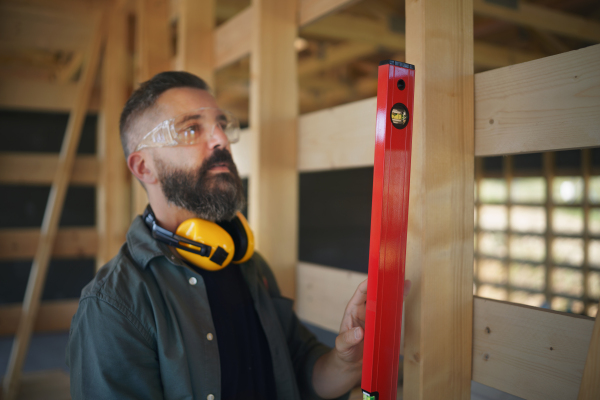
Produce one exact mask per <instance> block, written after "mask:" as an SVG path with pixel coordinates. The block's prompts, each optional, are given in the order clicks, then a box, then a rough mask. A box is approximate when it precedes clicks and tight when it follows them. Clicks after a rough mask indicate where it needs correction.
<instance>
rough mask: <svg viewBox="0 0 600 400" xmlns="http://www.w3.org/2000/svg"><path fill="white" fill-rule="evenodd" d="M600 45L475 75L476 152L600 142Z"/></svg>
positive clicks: (484, 153) (497, 152) (535, 149)
mask: <svg viewBox="0 0 600 400" xmlns="http://www.w3.org/2000/svg"><path fill="white" fill-rule="evenodd" d="M599 127H600V45H596V46H590V47H587V48H584V49H581V50H575V51H571V52H568V53H563V54H559V55H556V56H552V57H546V58H544V59H541V60H535V61H531V62H528V63H525V64H520V65H515V66H511V67H506V68H502V69H497V70H493V71H488V72H483V73H479V74H477V75H476V76H475V132H476V137H475V154H476V155H477V156H490V155H503V154H516V153H531V152H541V151H551V150H562V149H574V148H582V147H591V146H600V128H599Z"/></svg>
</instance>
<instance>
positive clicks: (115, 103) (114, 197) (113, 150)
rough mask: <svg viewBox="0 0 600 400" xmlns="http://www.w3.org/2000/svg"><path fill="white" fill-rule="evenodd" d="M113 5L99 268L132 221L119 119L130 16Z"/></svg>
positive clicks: (101, 125) (101, 121) (101, 123)
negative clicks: (128, 18)
mask: <svg viewBox="0 0 600 400" xmlns="http://www.w3.org/2000/svg"><path fill="white" fill-rule="evenodd" d="M122 3H123V2H120V1H116V2H114V3H113V5H112V9H111V11H110V18H109V26H108V32H107V38H106V49H105V51H104V58H103V66H102V67H103V68H102V94H103V95H102V109H101V111H100V113H99V116H98V117H99V118H98V131H97V144H98V146H97V158H98V163H99V166H100V169H99V179H98V186H97V188H96V221H97V222H96V227H97V229H98V254H97V258H96V264H97V267H98V268H100V267H102V265H104V264H106V263H107V262H108V261H109V260H110V259H111V258H113V257H114V256H116V255H117V253H118V252H119V249H120V248H121V246H122V245H123V243H124V242H125V236H126V234H127V230H128V229H129V223H130V221H131V219H132V218H131V181H130V174H129V170H128V169H127V164H126V162H125V156H124V154H123V149H122V147H121V140H120V136H119V119H120V116H121V111H122V110H123V106H125V102H126V101H127V95H128V92H129V90H130V85H131V82H130V79H131V78H130V76H131V72H132V71H130V70H129V64H128V62H127V58H128V53H127V37H128V32H127V13H126V12H125V8H124V5H123V4H122Z"/></svg>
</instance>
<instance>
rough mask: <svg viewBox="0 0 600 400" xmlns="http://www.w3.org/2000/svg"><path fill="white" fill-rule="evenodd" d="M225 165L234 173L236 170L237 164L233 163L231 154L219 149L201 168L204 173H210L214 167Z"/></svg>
mask: <svg viewBox="0 0 600 400" xmlns="http://www.w3.org/2000/svg"><path fill="white" fill-rule="evenodd" d="M223 163H225V164H226V165H227V167H228V168H229V170H230V171H232V172H233V170H234V168H235V164H234V163H233V158H232V157H231V153H229V151H228V150H226V149H220V148H217V149H215V150H214V151H213V153H212V154H211V155H210V157H208V158H207V159H206V160H204V162H203V163H202V167H201V168H200V169H201V170H202V171H203V172H204V171H208V170H209V169H211V168H212V167H214V166H215V165H217V164H223Z"/></svg>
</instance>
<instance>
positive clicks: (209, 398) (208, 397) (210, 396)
mask: <svg viewBox="0 0 600 400" xmlns="http://www.w3.org/2000/svg"><path fill="white" fill-rule="evenodd" d="M206 400H215V396H213V395H212V394H209V395H208V396H206Z"/></svg>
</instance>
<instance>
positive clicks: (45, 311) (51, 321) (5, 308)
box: [0, 299, 79, 385]
mask: <svg viewBox="0 0 600 400" xmlns="http://www.w3.org/2000/svg"><path fill="white" fill-rule="evenodd" d="M78 306H79V300H78V299H75V300H58V301H46V302H43V303H41V304H40V310H39V312H38V315H37V317H36V319H35V324H34V326H33V329H34V331H35V332H66V331H67V332H68V331H69V327H70V326H71V319H72V318H73V315H75V312H76V311H77V307H78ZM22 311H23V308H22V306H21V304H10V305H1V306H0V336H6V335H14V334H15V333H16V332H17V328H18V326H19V321H20V319H21V316H22ZM4 384H5V385H6V380H5V381H4Z"/></svg>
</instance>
